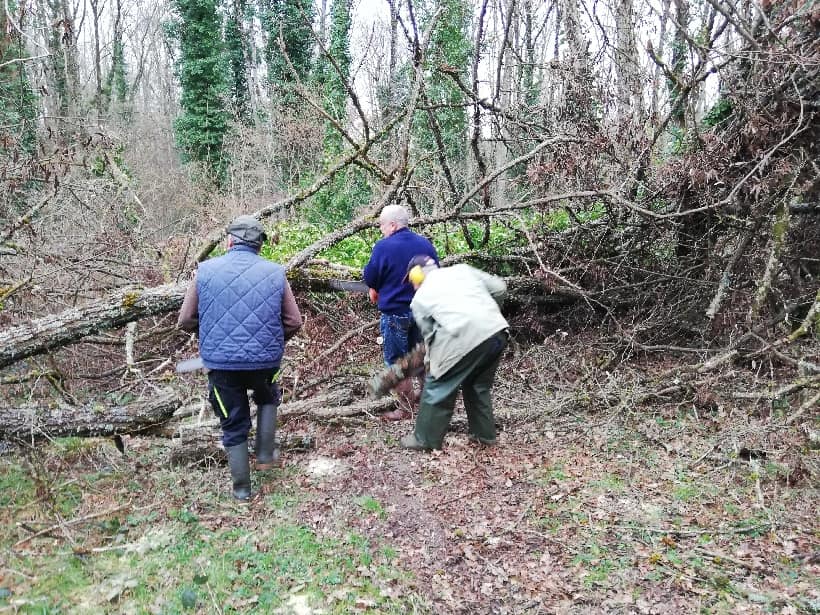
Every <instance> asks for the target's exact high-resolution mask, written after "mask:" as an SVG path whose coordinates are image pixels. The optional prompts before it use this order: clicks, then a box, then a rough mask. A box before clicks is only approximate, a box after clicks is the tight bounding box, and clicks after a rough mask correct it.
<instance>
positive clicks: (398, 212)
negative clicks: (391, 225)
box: [379, 205, 410, 228]
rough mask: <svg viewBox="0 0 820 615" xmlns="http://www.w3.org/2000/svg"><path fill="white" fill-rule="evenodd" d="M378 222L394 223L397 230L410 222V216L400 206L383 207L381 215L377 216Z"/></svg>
mask: <svg viewBox="0 0 820 615" xmlns="http://www.w3.org/2000/svg"><path fill="white" fill-rule="evenodd" d="M379 222H395V223H396V224H397V225H398V226H399V228H402V227H405V226H407V224H408V223H409V222H410V215H409V214H408V213H407V210H406V209H405V208H404V207H403V206H401V205H385V207H384V209H382V213H381V214H379Z"/></svg>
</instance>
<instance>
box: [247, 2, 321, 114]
mask: <svg viewBox="0 0 820 615" xmlns="http://www.w3.org/2000/svg"><path fill="white" fill-rule="evenodd" d="M314 17H315V8H314V6H313V2H311V1H310V0H261V1H260V18H261V22H262V29H263V30H264V32H265V35H266V40H265V49H264V56H265V61H266V62H267V65H268V86H269V88H270V93H271V99H272V100H273V101H274V103H275V104H278V105H279V106H281V107H285V108H295V106H296V105H297V98H296V96H295V94H294V92H293V88H294V85H295V84H296V81H297V79H299V80H301V81H304V80H306V79H307V77H308V76H309V74H310V69H311V64H312V61H311V60H312V58H311V54H312V50H313V42H314V39H313V34H312V33H311V24H312V23H313V19H314ZM280 39H281V42H282V45H283V46H284V51H285V54H286V55H285V54H283V53H282V50H281V49H280V43H279V41H280ZM286 56H287V59H286ZM288 59H289V60H290V63H288ZM291 67H292V68H291ZM294 71H295V73H296V74H294Z"/></svg>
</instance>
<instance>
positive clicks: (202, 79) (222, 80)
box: [168, 0, 229, 183]
mask: <svg viewBox="0 0 820 615" xmlns="http://www.w3.org/2000/svg"><path fill="white" fill-rule="evenodd" d="M173 5H174V7H175V9H176V12H177V14H178V16H179V21H178V22H176V24H174V25H173V26H172V27H171V28H169V30H168V31H169V33H170V34H172V35H175V38H176V41H177V42H178V43H179V51H180V57H179V58H178V61H177V64H176V68H177V75H178V76H179V81H180V86H181V89H182V92H181V96H180V107H181V108H182V113H181V114H180V116H179V117H178V118H177V119H176V121H175V123H174V128H175V131H176V138H177V143H178V145H179V147H180V148H181V149H182V151H183V155H184V157H185V159H186V160H196V161H200V162H203V163H205V165H206V167H207V168H208V170H209V171H210V173H211V177H212V179H214V180H215V181H216V182H217V183H220V182H221V181H222V180H223V178H224V172H225V164H226V161H225V160H224V158H223V156H224V153H223V149H222V144H223V142H224V139H225V134H226V133H227V131H228V113H227V111H226V109H225V102H226V97H227V95H228V89H229V88H228V82H227V73H228V66H227V56H226V54H225V51H224V45H223V41H222V35H221V22H220V19H219V16H218V14H217V3H216V0H174V3H173Z"/></svg>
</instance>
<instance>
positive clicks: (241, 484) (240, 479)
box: [225, 442, 251, 502]
mask: <svg viewBox="0 0 820 615" xmlns="http://www.w3.org/2000/svg"><path fill="white" fill-rule="evenodd" d="M225 451H226V452H227V453H228V465H229V466H230V468H231V478H232V479H233V497H235V498H236V499H237V500H239V501H240V502H247V501H248V500H249V499H250V497H251V466H250V460H249V458H248V443H247V442H243V443H242V444H237V445H236V446H226V447H225Z"/></svg>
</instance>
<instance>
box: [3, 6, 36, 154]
mask: <svg viewBox="0 0 820 615" xmlns="http://www.w3.org/2000/svg"><path fill="white" fill-rule="evenodd" d="M15 10H16V5H15V2H14V0H12V1H11V2H10V3H9V12H11V13H13V12H14V11H15ZM27 55H28V54H27V53H26V48H25V44H24V43H23V40H22V36H21V34H20V32H19V31H18V30H17V29H16V28H14V27H12V26H11V24H10V23H9V19H8V14H7V13H6V11H0V137H2V140H3V141H4V143H5V147H4V148H3V149H4V150H6V151H7V152H11V151H14V150H16V149H18V148H19V149H22V150H23V151H26V152H32V151H33V150H34V148H35V146H36V140H37V137H36V119H37V114H38V110H37V97H36V96H35V94H34V91H33V90H32V88H31V85H30V82H29V79H28V75H27V74H26V65H25V58H26V56H27Z"/></svg>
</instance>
